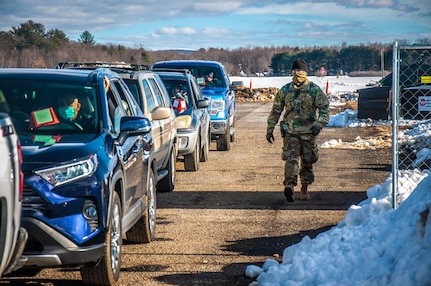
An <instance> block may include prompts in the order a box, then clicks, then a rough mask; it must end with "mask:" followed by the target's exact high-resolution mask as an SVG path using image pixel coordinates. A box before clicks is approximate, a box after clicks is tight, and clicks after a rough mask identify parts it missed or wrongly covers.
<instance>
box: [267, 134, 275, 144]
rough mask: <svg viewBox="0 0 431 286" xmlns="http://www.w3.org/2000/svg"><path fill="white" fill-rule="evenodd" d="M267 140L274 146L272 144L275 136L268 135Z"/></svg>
mask: <svg viewBox="0 0 431 286" xmlns="http://www.w3.org/2000/svg"><path fill="white" fill-rule="evenodd" d="M266 140H268V142H269V143H271V144H272V142H274V134H272V132H268V133H266Z"/></svg>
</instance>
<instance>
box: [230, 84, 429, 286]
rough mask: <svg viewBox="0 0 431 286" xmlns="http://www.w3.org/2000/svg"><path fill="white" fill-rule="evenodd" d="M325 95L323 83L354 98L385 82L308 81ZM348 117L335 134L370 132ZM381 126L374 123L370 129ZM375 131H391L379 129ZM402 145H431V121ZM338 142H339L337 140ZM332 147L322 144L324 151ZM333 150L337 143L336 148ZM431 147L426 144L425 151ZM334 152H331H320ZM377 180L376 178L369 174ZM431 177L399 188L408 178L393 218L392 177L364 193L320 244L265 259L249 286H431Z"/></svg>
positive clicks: (335, 120)
mask: <svg viewBox="0 0 431 286" xmlns="http://www.w3.org/2000/svg"><path fill="white" fill-rule="evenodd" d="M290 79H291V78H290V77H283V78H272V77H263V78H243V77H239V78H238V79H237V78H234V77H231V81H232V80H242V81H244V83H245V85H246V86H247V84H249V83H250V81H251V82H252V87H254V88H261V87H278V88H279V87H281V86H282V85H284V84H285V83H287V82H288V81H290ZM310 79H311V80H312V81H314V82H315V83H317V84H319V85H320V86H321V88H322V89H323V90H324V88H325V86H326V82H328V85H329V91H330V92H332V93H336V92H345V91H350V92H352V91H355V90H357V89H358V88H363V87H365V86H366V84H367V83H369V82H371V81H376V80H378V79H380V78H374V77H373V78H363V77H358V78H356V77H355V78H349V77H340V78H337V77H323V78H315V77H310ZM356 115H357V113H356V112H355V111H352V110H346V111H344V112H343V113H340V114H336V115H333V116H331V120H330V124H333V125H331V126H339V127H341V126H352V127H356V128H360V127H361V126H365V125H364V123H363V122H359V121H358V120H357V118H355V116H356ZM367 124H376V123H373V122H371V123H367ZM378 124H391V123H390V122H379V123H378ZM405 133H406V137H405V140H409V141H410V142H411V143H412V144H414V142H416V141H417V140H424V138H426V140H427V142H431V121H425V122H420V123H417V124H416V125H413V126H412V128H411V129H409V130H406V131H405ZM334 140H335V141H336V140H337V138H334ZM325 144H326V145H330V144H331V143H330V142H325V143H324V144H322V145H325ZM333 144H334V143H333ZM428 145H429V144H428ZM321 147H326V148H330V147H328V146H321ZM417 151H418V155H419V154H422V155H421V160H431V150H429V149H427V148H424V149H422V150H417ZM419 152H420V153H419ZM370 172H372V170H370ZM429 174H430V170H425V171H423V172H420V171H418V170H411V171H404V172H403V173H402V175H401V177H400V178H399V181H400V182H403V181H407V180H408V179H410V178H411V177H415V178H416V180H415V181H416V182H418V183H414V184H402V186H403V187H401V188H399V192H400V193H401V198H402V203H401V205H400V206H399V207H398V208H397V209H396V210H394V209H393V208H392V206H391V202H392V177H391V176H389V177H388V178H387V179H386V180H385V182H382V184H379V185H376V186H374V187H372V188H370V189H369V190H367V196H368V198H367V199H366V200H364V201H362V202H361V203H359V204H358V205H352V206H350V208H349V210H348V211H347V214H346V216H345V218H344V220H342V221H341V222H340V223H339V224H338V225H337V226H335V227H333V228H332V229H330V230H328V231H326V232H323V233H321V234H319V235H318V236H317V237H316V238H314V239H310V238H309V237H308V236H307V237H304V238H303V239H302V241H301V242H299V243H297V244H295V245H292V246H289V247H287V248H286V249H285V250H284V253H283V261H282V263H278V262H277V261H276V260H274V259H267V260H266V261H265V263H264V265H263V267H259V266H257V265H249V266H248V267H247V269H246V275H247V276H249V277H254V278H255V279H256V280H255V282H252V283H251V286H254V285H260V286H276V285H280V286H281V285H283V286H287V285H325V286H332V285H334V286H335V285H343V286H344V285H349V286H350V285H358V286H359V285H394V286H395V285H396V286H397V285H403V286H417V285H419V286H426V285H431V211H430V208H431V191H430V190H431V177H430V176H429Z"/></svg>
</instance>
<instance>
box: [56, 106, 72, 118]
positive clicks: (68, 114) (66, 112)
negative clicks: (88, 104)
mask: <svg viewBox="0 0 431 286" xmlns="http://www.w3.org/2000/svg"><path fill="white" fill-rule="evenodd" d="M58 113H59V114H60V116H61V117H62V118H63V119H67V120H71V119H72V118H73V117H74V116H75V107H72V106H65V107H60V108H58Z"/></svg>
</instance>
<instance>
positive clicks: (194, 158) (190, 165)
mask: <svg viewBox="0 0 431 286" xmlns="http://www.w3.org/2000/svg"><path fill="white" fill-rule="evenodd" d="M200 145H201V144H200V141H199V137H198V139H197V140H196V146H195V148H194V149H193V152H192V153H190V154H187V155H184V170H186V171H197V170H199V161H200V154H199V153H200V152H199V151H200V149H201V148H200Z"/></svg>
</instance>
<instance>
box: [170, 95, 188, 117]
mask: <svg viewBox="0 0 431 286" xmlns="http://www.w3.org/2000/svg"><path fill="white" fill-rule="evenodd" d="M172 106H173V107H174V109H175V110H176V111H177V112H178V114H179V113H182V112H184V111H185V110H186V109H187V104H186V101H185V100H184V99H179V98H174V101H173V103H172Z"/></svg>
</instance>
